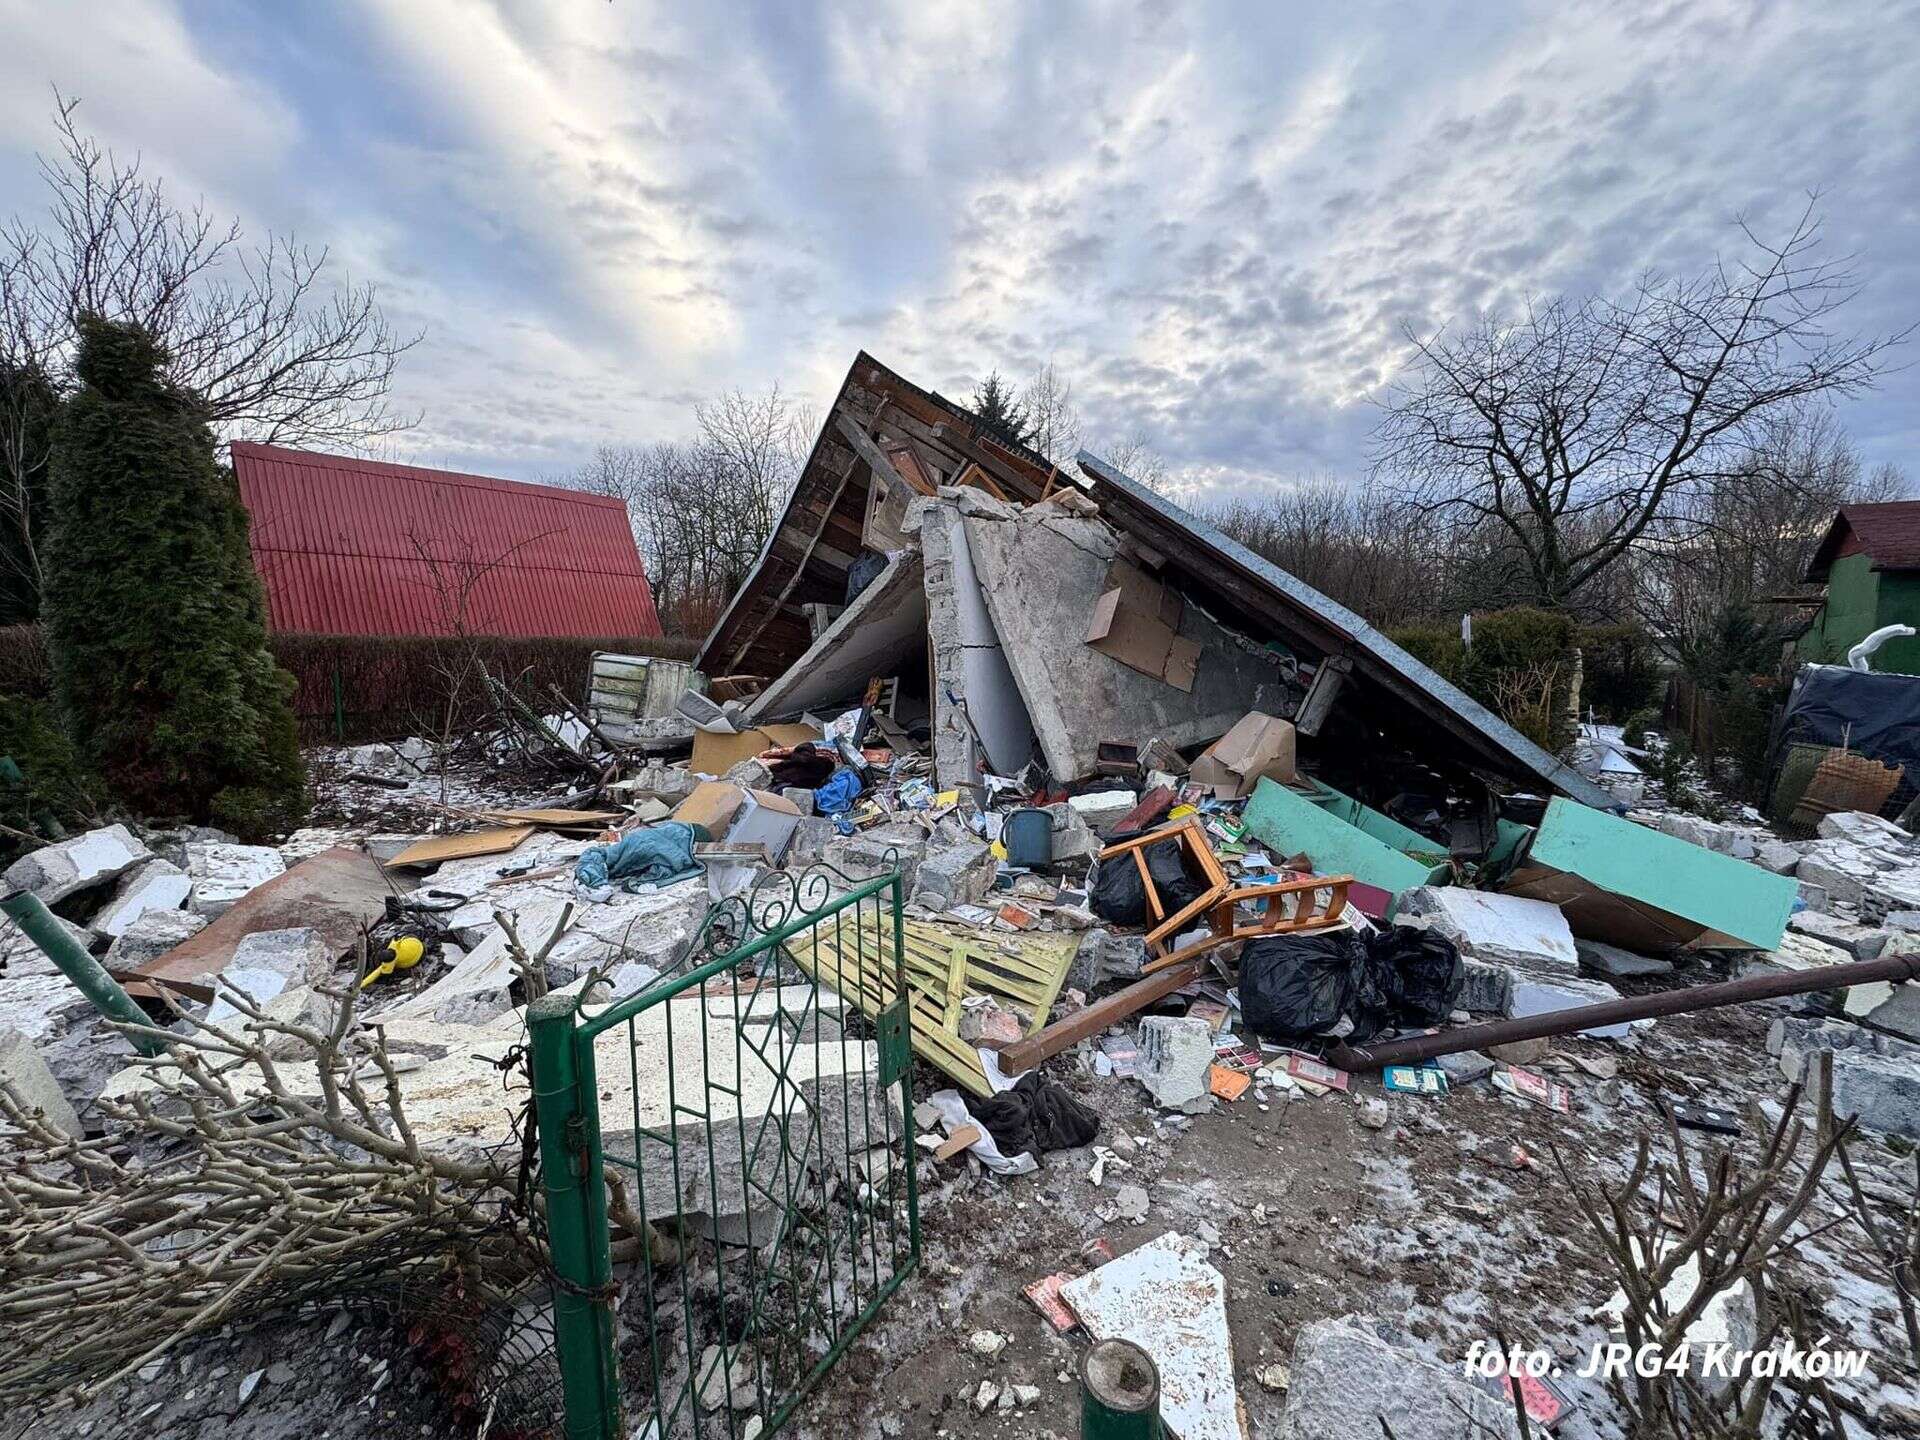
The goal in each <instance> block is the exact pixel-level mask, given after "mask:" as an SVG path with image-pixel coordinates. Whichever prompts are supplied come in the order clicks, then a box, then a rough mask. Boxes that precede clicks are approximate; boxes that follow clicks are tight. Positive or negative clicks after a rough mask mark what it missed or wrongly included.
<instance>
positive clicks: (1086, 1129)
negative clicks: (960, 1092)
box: [963, 1070, 1100, 1155]
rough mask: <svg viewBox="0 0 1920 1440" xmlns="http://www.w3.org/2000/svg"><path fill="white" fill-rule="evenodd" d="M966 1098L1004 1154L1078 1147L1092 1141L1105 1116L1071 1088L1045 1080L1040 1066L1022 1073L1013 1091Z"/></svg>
mask: <svg viewBox="0 0 1920 1440" xmlns="http://www.w3.org/2000/svg"><path fill="white" fill-rule="evenodd" d="M963 1098H964V1099H965V1101H966V1105H967V1110H968V1111H969V1112H970V1113H971V1114H972V1116H973V1118H974V1119H975V1120H977V1121H979V1122H980V1123H981V1124H982V1125H984V1126H986V1128H987V1130H988V1132H989V1133H990V1134H991V1135H992V1136H993V1139H994V1143H995V1144H996V1145H998V1146H999V1147H1000V1153H1001V1154H1003V1155H1018V1154H1020V1153H1021V1152H1023V1151H1025V1152H1027V1153H1029V1154H1033V1155H1043V1154H1045V1153H1046V1152H1047V1151H1049V1150H1074V1149H1077V1148H1079V1147H1080V1146H1082V1145H1091V1144H1092V1143H1093V1139H1094V1137H1095V1136H1096V1135H1098V1134H1099V1133H1100V1117H1099V1116H1098V1115H1096V1114H1095V1113H1094V1112H1093V1111H1091V1110H1089V1109H1088V1108H1087V1107H1086V1106H1085V1105H1082V1104H1081V1103H1080V1102H1079V1101H1078V1100H1076V1099H1074V1098H1073V1095H1072V1093H1071V1092H1070V1091H1069V1090H1068V1089H1067V1087H1066V1086H1064V1085H1061V1084H1060V1083H1058V1082H1057V1081H1053V1080H1043V1079H1042V1078H1041V1077H1040V1072H1039V1071H1037V1070H1034V1071H1030V1072H1028V1073H1027V1074H1025V1075H1022V1076H1021V1077H1020V1079H1019V1081H1018V1082H1016V1083H1015V1085H1014V1087H1013V1088H1012V1089H1011V1090H1005V1091H1002V1092H1001V1093H1000V1094H998V1095H995V1096H994V1097H993V1098H992V1099H990V1100H983V1099H981V1098H980V1097H979V1096H978V1095H967V1096H965V1097H963Z"/></svg>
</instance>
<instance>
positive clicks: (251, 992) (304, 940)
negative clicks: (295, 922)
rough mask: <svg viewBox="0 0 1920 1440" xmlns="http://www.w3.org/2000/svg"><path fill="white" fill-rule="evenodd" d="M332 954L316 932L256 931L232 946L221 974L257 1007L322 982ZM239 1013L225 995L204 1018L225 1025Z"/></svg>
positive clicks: (219, 996)
mask: <svg viewBox="0 0 1920 1440" xmlns="http://www.w3.org/2000/svg"><path fill="white" fill-rule="evenodd" d="M334 959H335V957H334V954H333V951H332V949H331V948H330V947H329V946H328V944H327V942H326V940H325V939H324V938H323V937H322V936H321V934H320V932H319V931H317V930H308V929H292V930H256V931H255V932H254V933H253V934H251V935H247V936H243V937H242V938H241V940H240V943H239V944H238V945H236V946H234V949H233V959H231V960H229V961H228V962H227V965H226V968H225V969H224V970H222V971H221V972H220V980H221V983H222V985H223V986H226V985H230V986H232V987H233V988H235V989H237V990H239V991H240V992H241V993H243V994H245V995H246V996H247V997H248V998H249V999H251V1000H252V1001H253V1002H254V1003H255V1004H256V1005H260V1004H265V1003H266V1002H267V1001H270V1000H272V999H274V997H276V996H278V995H281V994H284V993H288V992H291V991H294V990H299V989H303V988H307V987H311V986H314V985H318V984H320V983H322V982H323V981H325V980H326V979H327V978H328V977H329V975H331V973H332V971H333V962H334ZM240 1016H241V1012H240V1010H239V1009H238V1008H237V1007H236V1006H235V1005H234V1004H233V1002H232V1000H231V999H229V998H228V997H227V996H226V995H224V994H216V995H215V996H214V998H213V1003H212V1004H211V1005H209V1006H208V1007H207V1019H208V1021H209V1022H210V1023H212V1024H215V1025H224V1024H227V1023H229V1022H231V1021H234V1020H237V1019H239V1018H240Z"/></svg>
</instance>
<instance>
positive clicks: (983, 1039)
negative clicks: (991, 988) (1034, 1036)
mask: <svg viewBox="0 0 1920 1440" xmlns="http://www.w3.org/2000/svg"><path fill="white" fill-rule="evenodd" d="M1030 1025H1031V1017H1029V1016H1026V1015H1022V1014H1021V1013H1020V1012H1019V1011H1018V1010H1015V1009H1014V1008H1013V1007H1012V1006H1010V1005H1002V1004H1001V1003H1000V1002H999V1001H997V1000H994V999H993V998H992V997H991V996H978V997H970V998H968V999H967V1000H964V1001H962V1002H961V1009H960V1038H961V1039H962V1040H964V1041H965V1042H966V1043H967V1044H969V1045H985V1046H987V1047H989V1048H991V1049H994V1050H998V1049H999V1048H1000V1047H1001V1046H1003V1045H1011V1044H1013V1042H1014V1041H1016V1040H1019V1039H1021V1038H1022V1037H1023V1036H1025V1035H1026V1033H1027V1030H1028V1029H1029V1028H1030Z"/></svg>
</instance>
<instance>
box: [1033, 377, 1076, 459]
mask: <svg viewBox="0 0 1920 1440" xmlns="http://www.w3.org/2000/svg"><path fill="white" fill-rule="evenodd" d="M1020 403H1021V405H1022V406H1023V407H1024V408H1025V411H1026V417H1027V424H1028V426H1029V427H1030V429H1031V432H1032V433H1031V434H1030V435H1029V436H1028V438H1027V444H1028V445H1029V446H1031V447H1032V448H1033V449H1035V450H1038V451H1039V452H1040V453H1041V454H1042V455H1044V456H1046V457H1047V458H1048V459H1049V460H1054V461H1058V462H1062V463H1064V462H1065V461H1066V460H1068V459H1069V458H1071V457H1072V455H1073V452H1074V451H1075V450H1077V449H1078V448H1079V447H1080V413H1079V411H1077V410H1076V409H1075V408H1074V404H1073V382H1072V381H1071V380H1069V379H1068V378H1067V377H1066V376H1065V375H1062V374H1061V373H1060V370H1059V367H1058V366H1056V365H1055V364H1054V363H1053V361H1051V360H1049V361H1048V362H1047V363H1046V364H1044V365H1042V366H1041V367H1040V368H1039V369H1038V370H1036V371H1034V372H1033V378H1032V379H1031V380H1029V381H1027V385H1026V388H1025V389H1024V390H1022V391H1021V392H1020Z"/></svg>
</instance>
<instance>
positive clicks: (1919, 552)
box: [1807, 500, 1920, 581]
mask: <svg viewBox="0 0 1920 1440" xmlns="http://www.w3.org/2000/svg"><path fill="white" fill-rule="evenodd" d="M1863 552H1864V553H1865V554H1867V555H1869V556H1871V557H1872V559H1873V568H1874V569H1875V570H1920V500H1888V501H1884V502H1881V503H1879V504H1874V505H1842V506H1841V507H1840V512H1839V514H1837V515H1835V516H1834V517H1833V524H1832V525H1831V526H1829V527H1828V529H1827V533H1826V536H1825V538H1823V539H1822V540H1821V541H1820V548H1819V549H1818V550H1816V551H1814V554H1813V561H1812V563H1811V564H1809V565H1808V567H1807V579H1808V580H1810V581H1821V580H1825V579H1826V578H1827V571H1828V570H1829V569H1831V568H1832V566H1833V562H1834V561H1836V560H1838V559H1840V558H1841V557H1843V556H1846V555H1858V554H1861V553H1863Z"/></svg>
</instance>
